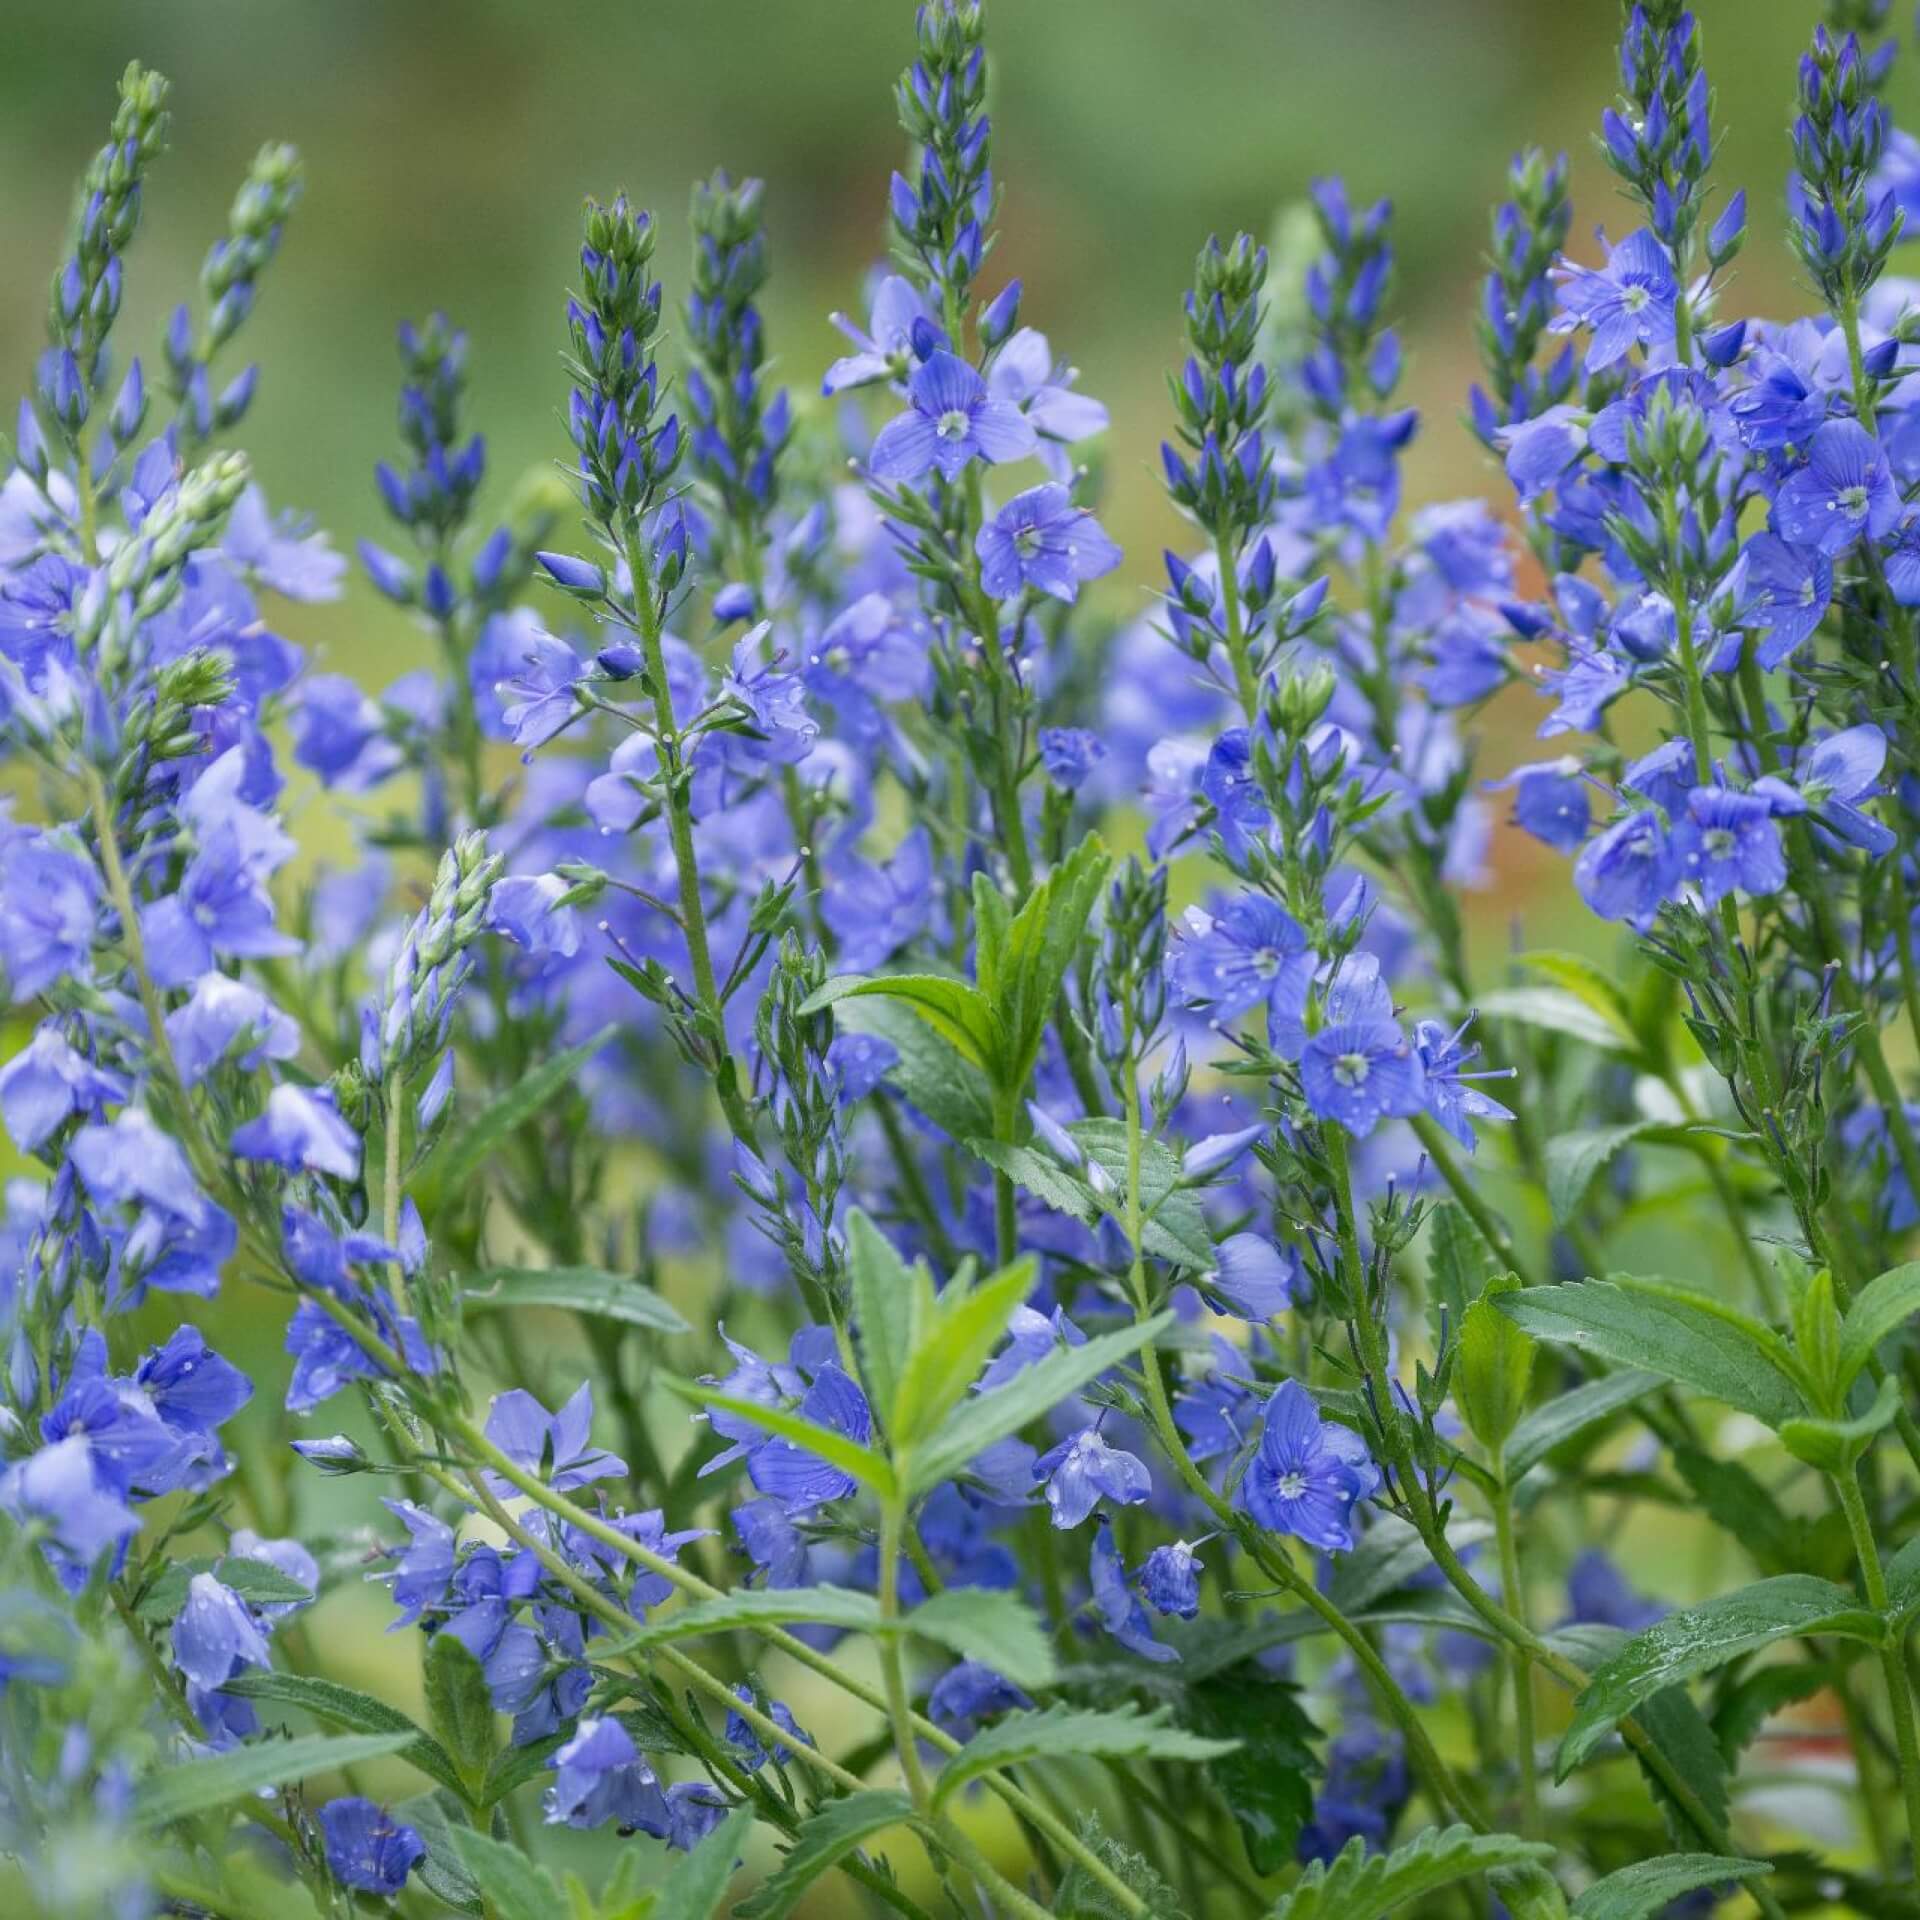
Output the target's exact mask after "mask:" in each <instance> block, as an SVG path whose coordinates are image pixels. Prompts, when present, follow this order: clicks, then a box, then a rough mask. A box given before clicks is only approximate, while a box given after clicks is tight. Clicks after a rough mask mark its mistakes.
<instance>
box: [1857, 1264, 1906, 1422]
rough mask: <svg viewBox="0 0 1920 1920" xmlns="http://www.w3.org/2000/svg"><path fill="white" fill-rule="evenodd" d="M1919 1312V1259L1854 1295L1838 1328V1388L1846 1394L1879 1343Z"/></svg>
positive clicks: (1871, 1281)
mask: <svg viewBox="0 0 1920 1920" xmlns="http://www.w3.org/2000/svg"><path fill="white" fill-rule="evenodd" d="M1916 1313H1920V1260H1910V1261H1908V1262H1907V1264H1906V1265H1905V1266H1903V1267H1891V1268H1889V1269H1888V1270H1887V1271H1886V1272H1885V1273H1883V1274H1881V1275H1880V1276H1879V1277H1878V1278H1877V1279H1873V1280H1869V1281H1868V1282H1867V1284H1866V1285H1865V1286H1864V1287H1862V1288H1861V1289H1860V1291H1859V1292H1858V1293H1856V1294H1855V1295H1854V1296H1853V1305H1852V1306H1850V1307H1849V1308H1848V1309H1847V1317H1846V1319H1845V1321H1844V1322H1843V1323H1842V1325H1841V1328H1840V1378H1839V1389H1840V1391H1841V1392H1842V1393H1845V1392H1846V1390H1847V1388H1848V1387H1850V1386H1851V1385H1852V1384H1853V1382H1854V1378H1855V1376H1856V1375H1857V1374H1858V1373H1859V1372H1860V1370H1861V1368H1862V1367H1864V1366H1865V1365H1866V1364H1867V1362H1868V1361H1869V1360H1871V1359H1872V1358H1873V1356H1874V1354H1875V1352H1876V1351H1878V1349H1879V1346H1880V1342H1881V1341H1882V1340H1884V1339H1886V1337H1887V1336H1888V1335H1889V1334H1890V1333H1892V1332H1893V1331H1894V1329H1895V1328H1896V1327H1902V1326H1904V1325H1905V1324H1906V1323H1907V1322H1908V1321H1909V1320H1910V1319H1912V1318H1913V1316H1914V1315H1915V1314H1916Z"/></svg>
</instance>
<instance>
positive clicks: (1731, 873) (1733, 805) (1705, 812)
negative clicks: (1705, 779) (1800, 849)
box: [1673, 787, 1787, 907]
mask: <svg viewBox="0 0 1920 1920" xmlns="http://www.w3.org/2000/svg"><path fill="white" fill-rule="evenodd" d="M1773 811H1774V810H1773V808H1772V806H1771V805H1770V804H1769V803H1768V800H1767V797H1766V796H1765V795H1764V794H1760V793H1736V792H1734V791H1732V790H1731V789H1730V788H1727V787H1695V788H1694V790H1693V792H1692V793H1691V794H1690V795H1689V796H1688V798H1687V811H1686V814H1685V816H1684V818H1683V819H1682V820H1680V821H1679V822H1677V823H1676V824H1675V827H1674V834H1673V841H1674V845H1675V847H1676V848H1677V849H1678V850H1679V854H1680V859H1681V862H1682V865H1683V866H1684V868H1685V872H1686V877H1687V878H1688V879H1689V880H1691V881H1692V882H1693V883H1694V884H1695V885H1696V886H1697V887H1698V888H1699V889H1700V894H1701V898H1702V899H1704V900H1705V901H1706V903H1707V905H1708V906H1710V907H1711V906H1715V905H1717V904H1718V903H1719V902H1720V901H1722V900H1724V899H1725V898H1726V897H1727V895H1728V894H1730V893H1736V892H1738V893H1746V894H1753V895H1756V896H1757V895H1765V894H1769V893H1778V892H1779V891H1780V889H1781V888H1782V887H1784V886H1785V885H1786V884H1787V858H1786V852H1785V849H1784V848H1783V847H1782V846H1781V844H1780V829H1779V828H1778V827H1777V826H1776V825H1775V824H1774V818H1773Z"/></svg>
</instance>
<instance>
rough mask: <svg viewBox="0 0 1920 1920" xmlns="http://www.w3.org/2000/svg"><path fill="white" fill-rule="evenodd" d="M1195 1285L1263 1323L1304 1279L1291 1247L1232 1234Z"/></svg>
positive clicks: (1291, 1299) (1223, 1306)
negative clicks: (1212, 1265)
mask: <svg viewBox="0 0 1920 1920" xmlns="http://www.w3.org/2000/svg"><path fill="white" fill-rule="evenodd" d="M1196 1284H1197V1285H1198V1286H1199V1288H1200V1291H1201V1292H1202V1293H1203V1294H1205V1295H1206V1297H1207V1299H1208V1300H1209V1301H1211V1302H1212V1303H1213V1304H1214V1305H1215V1306H1216V1307H1217V1308H1218V1309H1219V1311H1220V1312H1222V1313H1229V1314H1232V1315H1233V1316H1234V1317H1235V1318H1236V1319H1240V1320H1253V1321H1263V1320H1271V1319H1272V1318H1273V1316H1274V1315H1275V1314H1277V1313H1284V1312H1285V1311H1286V1309H1287V1308H1288V1307H1290V1306H1292V1305H1293V1304H1294V1303H1295V1302H1296V1301H1298V1300H1299V1299H1300V1297H1301V1295H1302V1292H1303V1291H1304V1288H1305V1276H1304V1275H1303V1274H1302V1272H1301V1270H1300V1256H1299V1255H1298V1254H1296V1253H1295V1252H1294V1251H1293V1249H1292V1248H1291V1247H1285V1248H1283V1247H1277V1246H1275V1245H1274V1243H1273V1242H1272V1241H1271V1240H1268V1239H1266V1238H1265V1237H1264V1236H1263V1235H1261V1234H1257V1233H1232V1234H1229V1235H1228V1236H1227V1237H1226V1238H1225V1239H1224V1240H1222V1241H1221V1242H1220V1243H1219V1245H1218V1246H1217V1247H1215V1248H1214V1269H1213V1271H1212V1272H1211V1273H1210V1274H1208V1275H1207V1276H1206V1277H1205V1278H1204V1279H1203V1280H1200V1281H1198V1282H1197V1283H1196ZM1163 1611H1164V1609H1163Z"/></svg>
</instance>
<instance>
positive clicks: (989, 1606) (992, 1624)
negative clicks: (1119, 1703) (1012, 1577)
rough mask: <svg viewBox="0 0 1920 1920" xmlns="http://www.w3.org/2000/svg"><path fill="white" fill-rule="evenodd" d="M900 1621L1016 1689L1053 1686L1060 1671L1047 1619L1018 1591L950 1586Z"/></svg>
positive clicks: (925, 1638) (926, 1638)
mask: <svg viewBox="0 0 1920 1920" xmlns="http://www.w3.org/2000/svg"><path fill="white" fill-rule="evenodd" d="M901 1624H902V1625H903V1626H904V1627H905V1629H906V1631H907V1632H909V1633H914V1634H918V1635H919V1636H920V1637H921V1638H922V1639H923V1640H931V1641H933V1642H934V1643H935V1644H936V1645H938V1646H943V1647H946V1648H947V1649H949V1650H950V1651H951V1652H954V1653H957V1654H958V1655H959V1656H960V1657H961V1659H963V1660H977V1661H979V1662H980V1663H981V1665H983V1666H988V1667H992V1668H993V1669H994V1671H995V1672H996V1673H999V1674H1002V1675H1004V1676H1005V1678H1007V1679H1008V1680H1011V1681H1012V1682H1013V1684H1014V1685H1015V1686H1016V1687H1029V1688H1033V1687H1050V1686H1052V1685H1053V1683H1054V1681H1055V1679H1056V1678H1057V1677H1058V1674H1059V1668H1058V1665H1057V1663H1056V1662H1055V1660H1054V1656H1053V1643H1052V1641H1051V1640H1049V1639H1048V1637H1047V1629H1046V1623H1045V1622H1044V1621H1042V1619H1041V1618H1040V1616H1039V1615H1038V1614H1037V1613H1035V1612H1034V1610H1033V1608H1032V1607H1030V1606H1029V1605H1028V1604H1027V1602H1026V1601H1024V1600H1023V1599H1021V1598H1020V1596H1019V1595H1018V1594H1017V1593H1008V1592H1004V1591H1002V1590H1001V1589H999V1588H995V1587H947V1588H944V1589H942V1591H940V1592H939V1593H936V1594H935V1595H933V1597H932V1598H931V1599H929V1600H925V1601H923V1602H922V1603H921V1604H920V1605H919V1606H917V1607H915V1608H914V1609H913V1610H912V1611H911V1612H910V1613H908V1614H907V1615H906V1616H905V1617H904V1619H903V1621H902V1623H901Z"/></svg>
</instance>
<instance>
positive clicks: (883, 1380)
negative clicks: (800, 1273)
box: [847, 1207, 933, 1440]
mask: <svg viewBox="0 0 1920 1920" xmlns="http://www.w3.org/2000/svg"><path fill="white" fill-rule="evenodd" d="M847 1274H848V1278H849V1281H850V1282H851V1285H852V1292H853V1330H854V1337H855V1340H856V1341H857V1342H858V1345H859V1349H860V1370H861V1372H862V1373H863V1374H864V1375H865V1376H866V1384H867V1394H868V1397H869V1399H870V1401H871V1402H872V1405H873V1410H874V1412H875V1413H876V1414H878V1415H879V1418H880V1426H881V1430H882V1431H883V1432H884V1433H885V1434H886V1435H887V1437H888V1438H889V1439H891V1440H897V1439H898V1434H897V1432H896V1422H897V1419H898V1416H899V1411H900V1381H901V1379H902V1377H903V1376H904V1375H905V1373H906V1370H907V1360H908V1357H909V1355H911V1354H912V1352H913V1350H914V1348H915V1347H916V1346H918V1345H919V1344H920V1340H921V1337H922V1333H921V1329H922V1328H923V1326H924V1325H925V1324H926V1322H927V1321H928V1320H929V1319H930V1318H931V1317H932V1314H933V1276H932V1274H930V1273H929V1272H928V1271H927V1269H926V1266H925V1265H924V1263H922V1264H917V1265H915V1266H911V1267H910V1266H908V1265H907V1263H906V1262H905V1261H904V1260H902V1259H901V1258H900V1256H899V1254H897V1253H896V1252H895V1251H894V1249H893V1244H892V1242H891V1241H889V1240H888V1238H887V1237H886V1235H885V1234H883V1233H882V1232H881V1231H880V1229H879V1228H878V1227H876V1226H875V1225H874V1224H873V1222H872V1221H871V1220H869V1219H868V1218H867V1216H866V1215H865V1214H864V1213H862V1212H861V1211H860V1210H859V1209H858V1208H857V1207H856V1208H855V1209H854V1210H853V1212H852V1213H850V1214H849V1215H848V1216H847Z"/></svg>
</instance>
